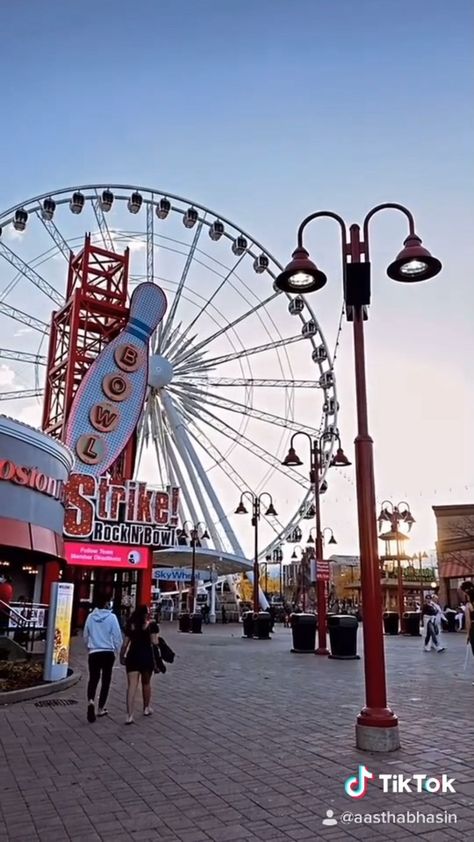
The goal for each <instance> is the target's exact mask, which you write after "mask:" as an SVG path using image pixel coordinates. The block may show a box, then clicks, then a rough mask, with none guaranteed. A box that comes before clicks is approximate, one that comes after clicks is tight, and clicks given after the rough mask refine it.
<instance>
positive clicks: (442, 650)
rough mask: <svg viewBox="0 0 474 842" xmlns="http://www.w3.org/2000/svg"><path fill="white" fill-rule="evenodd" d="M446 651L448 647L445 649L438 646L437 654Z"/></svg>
mask: <svg viewBox="0 0 474 842" xmlns="http://www.w3.org/2000/svg"><path fill="white" fill-rule="evenodd" d="M445 649H446V647H445V646H438V648H437V649H436V651H437V652H444V651H445Z"/></svg>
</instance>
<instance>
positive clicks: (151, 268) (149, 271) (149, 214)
mask: <svg viewBox="0 0 474 842" xmlns="http://www.w3.org/2000/svg"><path fill="white" fill-rule="evenodd" d="M154 238H155V217H154V215H153V197H152V201H151V202H148V203H147V206H146V279H147V281H148V283H150V284H152V283H153V282H154V280H155V243H154Z"/></svg>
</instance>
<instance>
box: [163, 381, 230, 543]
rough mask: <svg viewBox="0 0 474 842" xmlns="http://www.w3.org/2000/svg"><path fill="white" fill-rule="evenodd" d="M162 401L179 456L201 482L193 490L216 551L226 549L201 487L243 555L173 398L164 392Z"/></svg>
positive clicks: (228, 535) (227, 534)
mask: <svg viewBox="0 0 474 842" xmlns="http://www.w3.org/2000/svg"><path fill="white" fill-rule="evenodd" d="M162 401H163V407H164V410H165V413H166V417H167V421H168V423H169V424H170V426H171V429H172V430H173V433H174V442H175V446H176V447H177V449H178V452H179V455H180V456H181V459H182V460H183V462H184V463H185V465H186V467H187V470H188V474H189V476H190V478H191V479H192V477H193V474H194V476H195V475H196V474H197V478H198V480H199V482H196V483H195V484H194V485H193V489H194V492H195V494H196V496H197V498H198V501H199V505H200V507H201V510H202V512H203V515H204V517H205V520H206V524H207V522H209V530H210V531H211V535H212V539H213V541H214V545H215V547H216V549H224V547H223V545H222V542H221V539H220V536H219V534H218V532H217V530H216V528H215V524H214V523H213V522H212V517H211V513H210V510H209V508H208V506H207V501H206V500H205V498H204V495H203V494H202V491H201V487H202V488H203V489H204V490H205V491H206V494H207V496H208V498H209V500H210V501H211V503H212V506H213V508H214V511H215V512H216V514H217V517H218V521H219V523H220V524H221V525H222V528H223V529H224V532H225V534H226V537H227V539H228V541H229V542H230V545H231V547H232V550H233V552H234V553H236V554H237V555H243V551H242V548H241V546H240V543H239V541H238V540H237V537H236V535H235V534H234V531H233V529H232V527H231V525H230V523H229V522H228V521H227V518H226V516H225V512H224V510H223V508H222V506H221V503H220V500H219V498H218V497H217V494H216V492H215V490H214V488H213V486H212V484H211V482H210V481H209V478H208V476H207V474H206V472H205V470H204V468H203V466H202V464H201V461H200V459H199V458H198V455H197V453H196V451H195V449H194V447H193V445H192V443H191V441H190V439H189V436H188V434H187V432H186V428H185V425H184V423H183V419H182V417H180V415H179V412H178V410H177V408H176V407H175V405H174V402H173V399H172V397H171V396H170V395H169V394H167V393H166V392H164V391H163V395H162ZM188 466H189V467H188Z"/></svg>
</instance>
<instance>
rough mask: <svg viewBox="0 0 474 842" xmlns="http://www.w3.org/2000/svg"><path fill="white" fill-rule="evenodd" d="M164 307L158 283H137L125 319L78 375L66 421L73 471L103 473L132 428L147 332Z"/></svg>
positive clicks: (140, 400) (142, 387)
mask: <svg viewBox="0 0 474 842" xmlns="http://www.w3.org/2000/svg"><path fill="white" fill-rule="evenodd" d="M166 307H167V301H166V296H165V294H164V292H163V290H162V289H161V288H160V287H159V286H157V285H156V284H151V283H143V284H139V286H137V287H136V288H135V290H134V292H133V294H132V297H131V300H130V313H129V317H128V322H127V324H126V325H125V327H124V328H123V330H122V331H121V332H120V333H119V335H118V336H116V337H115V339H112V341H111V342H109V344H108V345H107V346H106V347H105V348H104V350H103V351H101V353H100V354H99V356H98V357H97V359H96V360H94V362H93V363H92V365H91V367H90V368H89V371H88V372H87V373H86V375H85V377H84V379H83V380H82V383H81V385H80V386H79V389H78V390H77V392H76V395H75V397H74V400H73V402H72V406H71V412H70V414H69V418H68V422H67V427H66V444H67V445H68V446H69V447H70V448H71V450H72V451H73V452H74V454H75V457H76V460H75V464H74V469H73V470H74V471H75V472H77V473H83V474H91V475H92V476H95V477H98V476H101V474H104V473H105V472H106V471H107V470H108V469H109V468H110V466H111V465H112V464H113V463H114V462H115V460H116V459H117V458H118V457H119V456H120V454H121V453H122V451H123V449H124V448H125V447H126V445H127V443H128V441H129V439H130V437H131V436H132V434H133V432H134V431H135V429H136V426H137V424H138V421H139V418H140V415H141V412H142V410H143V404H144V401H145V396H146V391H147V386H148V357H149V343H150V337H151V335H152V333H153V332H154V331H155V330H156V328H157V326H158V325H159V324H160V322H161V321H162V319H163V316H164V315H165V312H166Z"/></svg>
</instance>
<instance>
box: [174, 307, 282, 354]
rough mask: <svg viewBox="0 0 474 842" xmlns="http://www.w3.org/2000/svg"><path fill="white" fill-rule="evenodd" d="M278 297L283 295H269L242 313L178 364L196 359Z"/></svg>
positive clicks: (196, 346) (204, 340)
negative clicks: (197, 354)
mask: <svg viewBox="0 0 474 842" xmlns="http://www.w3.org/2000/svg"><path fill="white" fill-rule="evenodd" d="M277 295H281V293H279V292H274V293H273V294H272V295H269V296H268V298H265V299H264V300H263V301H260V302H259V303H258V304H256V305H255V307H252V308H251V309H250V310H247V311H246V312H245V313H242V315H241V316H238V317H237V318H236V319H234V321H232V322H228V324H226V325H224V327H222V328H220V329H219V330H217V331H216V332H215V333H213V334H212V335H211V336H208V337H207V338H206V339H203V340H202V342H200V343H199V344H198V345H195V346H194V348H193V349H192V351H190V352H188V353H186V354H184V356H183V357H182V358H181V357H179V356H178V357H177V358H176V364H178V363H182V362H184V361H185V360H187V359H188V358H189V357H194V355H195V354H196V353H197V352H198V351H201V350H202V349H203V348H207V347H209V345H210V344H211V342H214V341H215V340H216V339H219V337H220V336H223V335H224V334H225V333H227V331H228V330H230V329H231V328H233V327H235V326H236V325H238V324H239V323H240V322H243V321H244V320H245V319H247V318H249V316H252V315H253V314H254V313H256V312H257V311H258V310H260V308H261V307H266V305H267V304H269V303H270V301H273V299H274V298H276V297H277Z"/></svg>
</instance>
